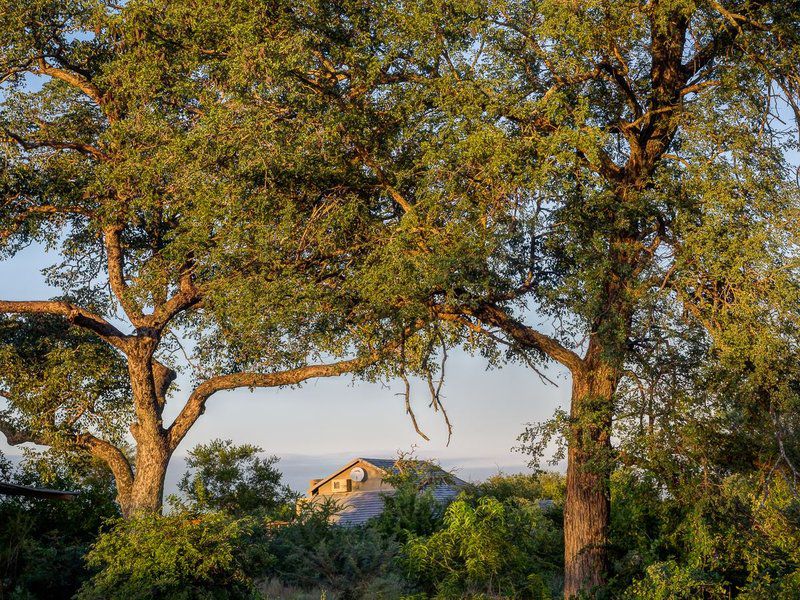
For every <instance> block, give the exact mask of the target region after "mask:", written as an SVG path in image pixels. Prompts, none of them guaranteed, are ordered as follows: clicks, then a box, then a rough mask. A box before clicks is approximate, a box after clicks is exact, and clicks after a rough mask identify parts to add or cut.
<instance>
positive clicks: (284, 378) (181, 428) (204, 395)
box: [168, 353, 381, 450]
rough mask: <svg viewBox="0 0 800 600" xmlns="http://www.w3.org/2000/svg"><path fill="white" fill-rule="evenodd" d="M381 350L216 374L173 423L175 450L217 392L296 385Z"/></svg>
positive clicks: (367, 361)
mask: <svg viewBox="0 0 800 600" xmlns="http://www.w3.org/2000/svg"><path fill="white" fill-rule="evenodd" d="M380 356H381V355H380V354H379V353H372V354H369V355H367V356H363V357H360V358H354V359H350V360H343V361H339V362H334V363H328V364H319V365H308V366H305V367H298V368H296V369H289V370H287V371H279V372H277V373H233V374H231V375H220V376H218V377H212V378H211V379H208V380H206V381H204V382H203V383H201V384H200V385H199V386H197V388H195V390H194V392H192V395H191V396H190V397H189V399H188V400H187V401H186V404H185V405H184V407H183V410H181V413H180V414H179V415H178V417H177V418H176V419H175V421H174V422H173V423H172V425H171V426H170V427H169V430H168V435H169V448H170V449H171V450H174V449H175V448H176V447H177V446H178V444H179V443H180V442H181V440H182V439H183V437H184V436H185V435H186V433H187V432H188V431H189V429H190V428H191V427H192V425H194V423H195V422H196V421H197V419H198V418H199V417H200V415H202V414H203V412H204V411H205V405H206V401H207V400H208V399H209V398H210V397H211V396H212V395H214V394H216V393H217V392H221V391H224V390H234V389H237V388H257V387H265V388H266V387H281V386H285V385H296V384H298V383H302V382H303V381H306V380H308V379H314V378H317V377H335V376H337V375H341V374H343V373H349V372H352V371H357V370H358V369H363V368H364V367H367V366H369V365H371V364H374V363H376V362H377V361H378V360H379V358H380Z"/></svg>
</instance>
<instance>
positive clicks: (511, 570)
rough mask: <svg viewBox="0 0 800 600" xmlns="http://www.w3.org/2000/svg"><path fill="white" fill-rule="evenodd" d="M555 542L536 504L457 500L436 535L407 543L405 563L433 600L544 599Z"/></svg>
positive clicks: (556, 553) (553, 568) (556, 556)
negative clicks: (481, 597)
mask: <svg viewBox="0 0 800 600" xmlns="http://www.w3.org/2000/svg"><path fill="white" fill-rule="evenodd" d="M559 538H560V535H559V532H558V530H557V529H556V528H555V527H554V526H553V524H552V522H550V521H549V520H548V519H546V518H545V517H544V516H543V515H542V513H541V511H540V509H539V507H538V505H536V504H530V503H524V502H522V503H520V502H513V501H505V502H503V501H500V500H497V499H495V498H491V497H484V498H480V499H479V500H478V501H477V502H476V503H474V504H473V503H470V502H468V501H467V500H463V499H461V500H456V501H455V502H453V503H452V504H451V505H450V506H449V507H448V508H447V511H446V513H445V517H444V524H443V527H442V529H441V530H440V531H437V532H435V533H433V534H432V535H431V536H430V537H428V538H423V537H419V538H412V539H411V540H410V541H409V543H408V544H407V546H406V548H405V549H404V564H405V565H406V568H407V569H408V571H409V573H410V574H411V576H412V577H415V578H416V579H418V580H419V581H420V583H421V584H422V586H423V588H425V589H427V590H430V591H431V592H433V593H434V595H435V597H437V598H461V597H464V596H465V595H466V596H468V597H472V596H477V595H478V594H499V595H501V596H502V597H509V598H531V599H542V598H549V597H550V586H551V585H556V582H555V581H554V580H553V578H554V577H556V576H557V571H558V564H559V562H560V559H561V552H560V541H559Z"/></svg>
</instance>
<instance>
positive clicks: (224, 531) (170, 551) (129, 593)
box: [77, 513, 270, 600]
mask: <svg viewBox="0 0 800 600" xmlns="http://www.w3.org/2000/svg"><path fill="white" fill-rule="evenodd" d="M256 526H257V521H254V520H252V519H235V518H232V517H230V516H228V515H225V514H224V513H207V514H204V515H202V516H200V517H191V516H189V515H186V514H175V515H170V516H159V515H153V514H150V515H148V514H144V515H141V516H139V517H137V518H134V519H120V520H118V521H116V522H115V523H114V524H113V525H112V527H111V528H110V529H109V530H108V531H107V532H105V533H103V534H102V535H101V536H100V537H99V538H98V539H97V541H96V542H95V544H94V546H93V547H92V549H91V551H90V552H89V554H88V556H87V561H88V564H89V566H90V567H92V568H94V569H98V571H97V573H96V574H95V575H94V576H93V577H92V579H91V580H89V581H88V582H86V583H85V584H84V586H83V587H82V588H81V591H80V593H79V594H78V596H77V597H78V598H80V599H83V600H90V599H93V598H109V599H122V598H131V599H139V598H141V599H144V598H153V597H159V598H171V599H175V600H178V599H190V598H255V597H256V595H255V589H254V582H253V580H252V578H251V577H252V573H253V571H254V569H255V566H256V565H260V564H261V563H263V562H267V561H269V558H270V557H269V555H267V554H265V553H264V552H263V546H259V545H254V544H252V540H251V535H253V533H254V531H255V528H256Z"/></svg>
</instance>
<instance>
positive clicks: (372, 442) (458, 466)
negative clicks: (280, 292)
mask: <svg viewBox="0 0 800 600" xmlns="http://www.w3.org/2000/svg"><path fill="white" fill-rule="evenodd" d="M52 259H53V257H52V256H48V255H47V254H46V253H45V252H44V251H43V250H42V249H41V248H38V247H31V248H28V249H26V250H24V251H23V252H21V253H20V254H19V255H17V257H15V258H14V259H13V260H8V261H0V298H2V299H4V300H43V299H47V298H49V297H51V296H54V295H56V294H57V291H56V290H54V289H52V288H48V287H47V286H46V284H45V283H44V277H43V276H42V274H41V269H42V268H43V267H45V266H48V265H49V264H50V263H51V261H52ZM547 374H548V376H549V377H550V378H552V379H553V380H554V381H555V382H556V383H557V384H558V385H557V386H553V385H550V384H546V383H544V382H542V381H541V380H540V379H539V377H538V376H537V375H536V374H535V373H534V372H533V371H532V370H530V369H528V368H527V367H524V366H522V365H508V366H506V367H503V368H502V369H492V370H487V365H486V361H485V360H484V359H482V358H480V357H477V356H470V355H468V354H466V353H464V352H458V351H456V352H451V353H450V356H449V359H448V363H447V377H446V379H445V385H444V388H443V401H444V403H445V406H446V407H447V411H448V414H449V416H450V420H451V421H452V423H453V429H454V431H453V437H452V440H451V442H450V445H449V446H448V445H447V429H446V426H445V424H444V421H443V420H442V418H441V415H438V414H435V413H433V411H432V410H431V409H429V408H428V400H429V399H428V397H427V396H426V394H427V392H426V389H425V388H424V387H423V385H422V384H421V382H418V383H419V385H416V386H415V387H414V390H413V391H414V393H413V396H412V403H413V405H414V407H415V413H416V414H417V418H418V420H419V422H420V426H421V429H422V430H423V431H424V432H425V433H426V434H427V435H428V436H429V437H430V441H425V440H423V439H422V438H420V437H419V436H418V435H417V434H416V433H415V431H414V429H413V426H412V424H411V422H410V420H409V418H408V417H407V416H406V415H405V408H404V402H403V399H402V397H401V396H399V395H398V394H399V393H400V392H401V391H402V389H403V385H402V383H401V382H400V381H393V382H389V384H377V383H367V382H362V381H357V380H353V378H352V377H348V376H342V377H339V378H329V379H319V380H312V381H309V382H307V383H306V384H304V385H303V386H302V387H300V388H296V389H288V388H283V389H282V388H271V389H258V390H255V391H253V392H250V391H248V390H236V391H232V392H226V393H220V394H216V395H214V396H213V397H212V398H211V399H210V400H209V402H208V405H207V409H206V412H205V414H204V415H203V416H202V417H201V418H200V420H199V422H198V423H197V424H196V425H195V426H194V428H193V429H192V430H191V431H190V432H189V434H188V435H187V436H186V439H184V441H183V443H182V444H181V446H180V447H179V448H178V450H177V451H176V454H175V457H174V459H173V461H172V464H171V466H170V471H169V473H168V476H167V485H166V487H167V492H168V493H170V492H172V491H174V489H175V482H176V481H177V480H178V479H179V478H180V475H181V473H182V472H183V470H184V468H185V464H184V457H185V455H186V452H187V450H188V449H191V448H192V447H193V446H195V445H196V444H200V443H203V442H207V441H209V440H212V439H214V438H222V439H231V440H233V441H234V442H236V443H239V444H242V443H249V444H255V445H257V446H260V447H261V448H263V449H264V451H265V452H266V453H267V454H275V455H277V456H278V457H280V459H281V461H280V463H279V467H280V469H281V471H282V472H283V474H284V478H285V481H286V482H287V483H288V484H289V485H290V486H291V487H292V488H294V489H295V490H298V491H305V490H306V488H307V486H308V481H309V480H310V479H313V478H320V477H325V476H327V475H329V474H330V473H331V472H332V471H333V470H334V469H335V468H337V467H338V466H342V465H344V464H345V463H347V462H348V461H349V460H350V459H352V458H354V457H357V456H362V457H375V458H389V457H392V456H395V455H396V454H397V452H398V451H409V450H411V449H412V447H414V448H415V451H416V453H417V454H418V455H419V456H420V457H423V458H435V459H437V460H439V461H440V462H441V464H442V466H444V467H445V468H448V469H452V470H454V471H455V472H456V473H457V474H458V475H459V476H460V477H462V478H463V479H468V480H469V479H471V480H473V481H477V480H481V479H484V478H486V477H487V476H490V475H493V474H495V473H497V472H498V471H502V472H504V473H518V472H526V471H527V470H528V469H527V466H526V463H527V459H526V457H525V456H524V455H522V454H520V453H518V452H515V451H513V450H512V448H513V447H514V446H515V445H516V438H517V436H518V435H519V434H520V433H521V432H522V430H523V429H524V427H525V424H526V423H528V422H534V421H540V420H544V419H547V418H548V417H549V416H551V415H552V413H553V411H554V410H555V409H556V408H558V407H563V408H566V407H567V406H568V401H569V391H570V390H569V380H568V378H567V375H566V372H565V371H564V370H563V369H559V368H557V367H552V368H551V369H550V370H549V371H547ZM181 383H183V384H184V385H183V388H182V389H181V390H180V391H179V392H178V393H177V394H176V395H175V397H174V398H173V399H172V400H171V403H170V404H169V405H168V407H167V409H166V411H165V421H167V422H170V421H171V418H172V417H174V415H175V414H177V410H178V408H179V406H180V402H181V401H182V400H183V399H185V398H186V395H187V394H188V391H189V390H188V386H187V385H186V382H185V381H183V382H182V381H181V380H180V379H179V380H178V384H181ZM0 452H3V453H4V454H6V456H14V455H15V454H19V453H20V450H19V448H10V447H9V446H8V445H7V444H6V443H5V438H3V436H2V435H0Z"/></svg>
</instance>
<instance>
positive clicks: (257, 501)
mask: <svg viewBox="0 0 800 600" xmlns="http://www.w3.org/2000/svg"><path fill="white" fill-rule="evenodd" d="M259 452H263V450H262V449H261V448H259V447H257V446H251V445H250V444H242V445H235V444H234V443H233V442H232V441H231V440H212V441H211V442H209V443H207V444H200V445H199V446H195V447H194V448H192V450H190V451H189V456H188V458H187V460H186V466H187V467H188V468H189V470H188V471H187V472H186V473H184V475H183V477H182V478H181V480H180V482H179V483H178V489H179V490H180V491H181V493H182V494H183V495H184V496H185V498H186V499H187V501H188V507H187V508H189V509H193V510H200V511H209V510H210V511H224V512H227V513H229V514H232V515H238V516H241V515H245V514H253V513H265V515H264V516H271V517H273V518H274V517H276V516H278V517H279V516H280V515H281V513H282V512H286V511H287V510H288V511H292V510H293V509H294V503H293V500H294V499H295V495H294V493H293V492H292V491H291V490H290V489H289V488H288V487H287V486H285V485H284V484H283V483H282V481H281V480H282V479H283V475H282V474H281V472H280V471H278V469H277V468H276V467H275V465H276V464H277V462H278V460H279V459H278V457H277V456H268V457H266V458H261V457H259V456H258V453H259Z"/></svg>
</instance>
